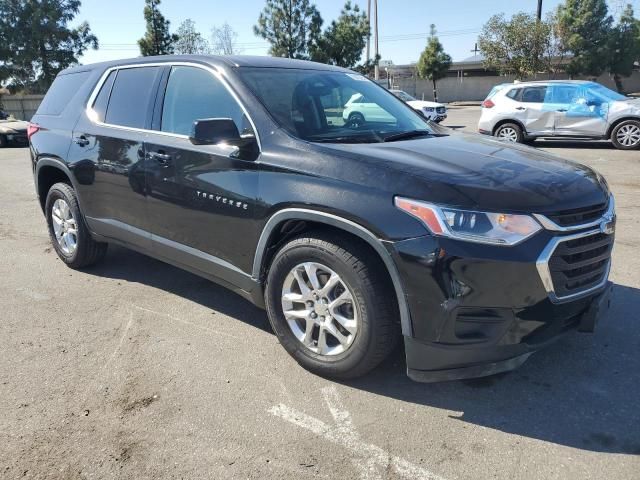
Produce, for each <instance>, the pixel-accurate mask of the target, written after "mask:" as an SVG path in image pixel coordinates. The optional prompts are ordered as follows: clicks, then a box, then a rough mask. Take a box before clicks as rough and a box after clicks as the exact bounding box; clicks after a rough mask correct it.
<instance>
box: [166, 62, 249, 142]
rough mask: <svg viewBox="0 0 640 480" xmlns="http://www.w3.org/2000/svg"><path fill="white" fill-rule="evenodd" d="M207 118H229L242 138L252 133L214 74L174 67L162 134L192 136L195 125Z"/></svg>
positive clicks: (240, 111) (191, 68)
mask: <svg viewBox="0 0 640 480" xmlns="http://www.w3.org/2000/svg"><path fill="white" fill-rule="evenodd" d="M205 118H230V119H232V120H233V121H234V122H235V124H236V126H237V127H238V131H239V132H240V133H241V134H242V133H249V132H251V127H250V126H249V124H248V122H247V121H246V117H245V115H244V112H243V110H242V108H241V107H240V105H238V102H236V100H235V98H233V96H232V95H231V94H230V93H229V91H228V90H227V89H226V87H225V86H224V85H223V84H222V82H221V81H220V80H218V79H217V78H216V77H215V76H214V75H213V74H211V72H208V71H207V70H203V69H201V68H197V67H183V66H178V67H173V68H172V69H171V74H170V75H169V80H168V82H167V88H166V93H165V97H164V104H163V106H162V123H161V127H160V128H161V130H162V131H163V132H171V133H177V134H181V135H190V134H191V130H192V129H193V123H194V122H195V121H196V120H200V119H205Z"/></svg>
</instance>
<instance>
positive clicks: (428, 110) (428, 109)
mask: <svg viewBox="0 0 640 480" xmlns="http://www.w3.org/2000/svg"><path fill="white" fill-rule="evenodd" d="M434 110H435V108H433V107H424V111H425V112H433V111H434Z"/></svg>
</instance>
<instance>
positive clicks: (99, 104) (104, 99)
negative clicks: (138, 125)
mask: <svg viewBox="0 0 640 480" xmlns="http://www.w3.org/2000/svg"><path fill="white" fill-rule="evenodd" d="M116 74H117V72H116V71H115V70H114V71H113V72H111V73H110V74H109V76H108V77H107V79H106V80H105V81H104V83H103V84H102V87H101V88H100V93H98V96H97V97H96V101H95V102H93V111H94V112H96V115H97V119H98V120H99V121H101V122H104V117H105V114H106V113H107V105H108V104H109V96H110V95H111V89H112V88H113V81H114V80H115V79H116Z"/></svg>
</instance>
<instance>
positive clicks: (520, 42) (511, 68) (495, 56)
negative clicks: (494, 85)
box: [478, 12, 559, 79]
mask: <svg viewBox="0 0 640 480" xmlns="http://www.w3.org/2000/svg"><path fill="white" fill-rule="evenodd" d="M478 46H479V47H480V52H481V53H482V55H483V56H484V63H485V66H486V67H487V68H492V69H496V70H498V72H500V73H501V74H511V75H515V76H516V77H517V78H519V79H523V78H526V77H528V76H531V75H534V74H536V73H539V72H548V71H551V70H552V69H553V61H552V60H553V59H554V57H557V56H558V54H559V48H558V43H557V41H556V37H555V35H554V18H553V17H549V18H547V19H546V20H543V21H538V19H537V17H536V16H535V15H532V14H529V13H525V12H519V13H516V14H515V15H513V17H511V19H509V20H507V19H506V18H505V16H504V14H500V15H494V16H492V17H491V18H490V19H489V21H488V22H487V23H486V24H485V25H484V27H483V28H482V33H481V34H480V37H479V39H478Z"/></svg>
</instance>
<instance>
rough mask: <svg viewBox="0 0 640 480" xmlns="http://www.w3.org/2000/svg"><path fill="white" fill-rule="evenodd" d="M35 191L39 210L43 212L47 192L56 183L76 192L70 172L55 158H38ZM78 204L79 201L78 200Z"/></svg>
mask: <svg viewBox="0 0 640 480" xmlns="http://www.w3.org/2000/svg"><path fill="white" fill-rule="evenodd" d="M35 180H36V191H37V193H38V199H39V201H40V208H42V210H43V211H44V205H45V202H46V200H47V192H48V191H49V189H50V188H51V187H52V186H53V185H54V184H55V183H58V182H62V183H68V184H69V185H71V186H72V187H73V189H74V190H75V191H76V192H77V191H78V189H77V188H76V185H75V182H74V179H73V175H72V174H71V170H69V168H68V167H67V166H66V165H65V164H64V162H62V160H58V159H55V158H48V157H47V158H40V159H38V162H37V163H36V168H35ZM78 203H80V199H79V198H78Z"/></svg>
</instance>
